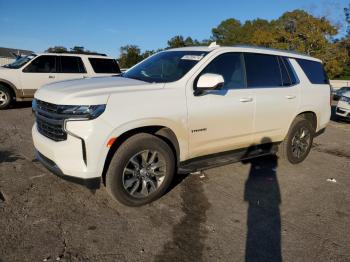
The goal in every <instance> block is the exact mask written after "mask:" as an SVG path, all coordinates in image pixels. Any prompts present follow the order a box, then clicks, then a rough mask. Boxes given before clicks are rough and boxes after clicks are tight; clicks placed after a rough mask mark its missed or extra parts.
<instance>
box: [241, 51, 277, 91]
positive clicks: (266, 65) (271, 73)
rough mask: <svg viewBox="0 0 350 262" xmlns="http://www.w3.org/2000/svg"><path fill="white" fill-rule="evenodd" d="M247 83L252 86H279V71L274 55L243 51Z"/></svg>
mask: <svg viewBox="0 0 350 262" xmlns="http://www.w3.org/2000/svg"><path fill="white" fill-rule="evenodd" d="M244 59H245V66H246V74H247V85H248V87H252V88H259V87H281V86H282V81H281V72H280V68H279V64H278V60H277V57H276V56H273V55H265V54H252V53H245V54H244Z"/></svg>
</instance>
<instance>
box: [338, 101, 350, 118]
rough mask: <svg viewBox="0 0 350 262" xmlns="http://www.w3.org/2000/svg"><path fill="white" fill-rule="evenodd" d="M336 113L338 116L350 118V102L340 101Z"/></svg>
mask: <svg viewBox="0 0 350 262" xmlns="http://www.w3.org/2000/svg"><path fill="white" fill-rule="evenodd" d="M335 113H336V115H337V116H340V117H343V118H348V119H350V104H348V103H347V102H344V101H339V102H338V105H337V108H336V110H335Z"/></svg>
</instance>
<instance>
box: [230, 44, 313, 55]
mask: <svg viewBox="0 0 350 262" xmlns="http://www.w3.org/2000/svg"><path fill="white" fill-rule="evenodd" d="M233 47H247V48H256V49H263V50H270V51H279V52H284V53H289V54H294V55H302V56H308V57H311V56H310V55H308V54H305V53H301V52H297V51H294V50H285V49H277V48H270V47H262V46H255V45H233Z"/></svg>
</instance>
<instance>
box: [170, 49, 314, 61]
mask: <svg viewBox="0 0 350 262" xmlns="http://www.w3.org/2000/svg"><path fill="white" fill-rule="evenodd" d="M169 50H171V51H202V52H212V51H214V50H215V51H217V50H225V51H228V52H230V51H231V52H248V53H249V52H252V53H261V54H270V55H278V56H285V57H291V58H299V59H306V60H312V61H318V62H321V60H319V59H317V58H314V57H311V56H309V55H306V54H302V53H298V52H295V51H290V50H281V49H274V48H265V47H259V46H250V45H235V46H219V45H211V46H187V47H180V48H173V49H169Z"/></svg>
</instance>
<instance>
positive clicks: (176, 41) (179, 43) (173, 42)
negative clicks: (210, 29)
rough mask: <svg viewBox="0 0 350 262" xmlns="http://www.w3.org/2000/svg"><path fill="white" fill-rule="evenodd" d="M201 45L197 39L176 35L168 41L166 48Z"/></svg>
mask: <svg viewBox="0 0 350 262" xmlns="http://www.w3.org/2000/svg"><path fill="white" fill-rule="evenodd" d="M198 45H202V43H200V42H199V41H198V40H196V39H192V38H191V37H187V38H184V37H183V36H182V35H177V36H174V37H172V38H171V39H170V40H169V41H168V47H167V48H177V47H185V46H198Z"/></svg>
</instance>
